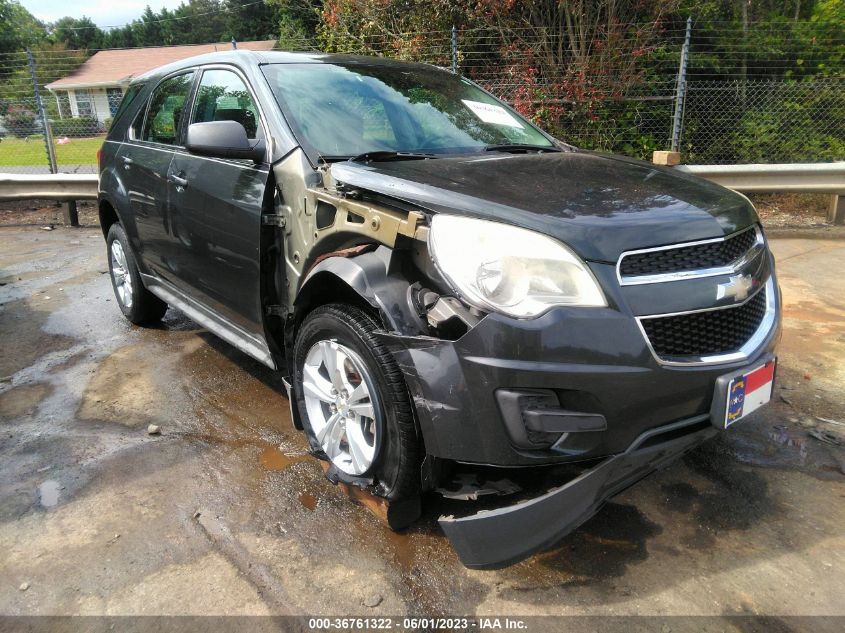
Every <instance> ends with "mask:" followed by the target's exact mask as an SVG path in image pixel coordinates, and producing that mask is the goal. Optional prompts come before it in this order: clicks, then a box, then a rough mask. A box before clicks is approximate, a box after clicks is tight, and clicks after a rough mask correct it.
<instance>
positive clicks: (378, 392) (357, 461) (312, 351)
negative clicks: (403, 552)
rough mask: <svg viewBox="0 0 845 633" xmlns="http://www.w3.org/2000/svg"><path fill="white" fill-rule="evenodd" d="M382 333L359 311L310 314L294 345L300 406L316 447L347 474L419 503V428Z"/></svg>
mask: <svg viewBox="0 0 845 633" xmlns="http://www.w3.org/2000/svg"><path fill="white" fill-rule="evenodd" d="M379 329H381V328H380V327H379V325H378V323H377V322H376V321H375V319H373V317H371V316H370V315H369V314H367V313H366V312H364V311H363V310H361V309H360V308H357V307H354V306H350V305H346V304H329V305H325V306H321V307H319V308H316V309H315V310H314V311H313V312H311V313H310V314H309V315H308V316H307V317H306V318H305V320H304V321H303V323H302V325H301V327H300V328H299V332H298V333H297V336H296V343H295V345H294V376H293V377H294V385H295V392H296V403H297V406H298V407H299V412H300V416H301V419H302V420H303V426H304V427H305V432H306V434H307V435H308V437H309V440H310V443H311V446H312V448H314V449H315V451H316V452H318V454H320V456H321V457H322V456H325V458H326V459H327V460H328V461H330V462H331V463H332V464H334V466H335V467H336V468H337V469H338V470H339V471H340V472H341V473H343V475H346V476H348V478H351V479H354V478H357V477H367V478H372V479H373V480H374V482H375V485H374V487H373V490H372V492H374V493H375V494H377V495H378V496H381V497H384V498H386V499H388V500H391V501H399V500H402V499H410V498H417V497H419V494H420V446H419V441H418V438H417V431H416V424H415V422H414V418H413V414H412V411H411V404H410V401H409V398H408V391H407V387H406V385H405V380H404V378H403V376H402V372H401V370H400V369H399V367H398V366H397V365H396V362H395V361H394V359H393V356H392V354H391V353H390V352H389V351H388V350H387V348H386V347H385V346H384V345H382V344H381V343H380V342H379V341H378V339H377V338H376V337H375V336H374V333H375V332H376V331H377V330H379ZM331 370H334V371H333V372H332V371H331ZM332 375H333V376H334V377H332ZM343 475H341V478H343Z"/></svg>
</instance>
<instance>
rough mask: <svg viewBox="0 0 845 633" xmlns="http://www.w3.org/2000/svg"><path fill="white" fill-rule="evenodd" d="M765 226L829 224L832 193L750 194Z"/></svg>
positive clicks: (804, 226) (803, 226)
mask: <svg viewBox="0 0 845 633" xmlns="http://www.w3.org/2000/svg"><path fill="white" fill-rule="evenodd" d="M749 198H750V199H751V202H753V203H754V206H755V207H756V208H757V213H759V214H760V219H761V220H762V222H763V226H765V227H801V228H806V227H817V226H829V225H830V223H829V222H828V221H827V210H828V206H829V205H830V195H828V194H824V193H765V194H763V193H758V194H754V195H751V196H749Z"/></svg>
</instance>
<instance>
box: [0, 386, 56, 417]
mask: <svg viewBox="0 0 845 633" xmlns="http://www.w3.org/2000/svg"><path fill="white" fill-rule="evenodd" d="M50 391H52V388H51V387H50V385H47V384H45V383H43V382H37V383H33V384H29V385H21V386H19V387H13V388H12V389H9V390H8V391H5V392H3V393H2V394H0V418H8V419H13V418H17V417H19V416H22V415H24V414H27V413H33V412H34V411H35V409H36V408H37V407H38V405H39V403H40V402H41V401H42V400H44V398H46V397H47V396H48V395H49V394H50Z"/></svg>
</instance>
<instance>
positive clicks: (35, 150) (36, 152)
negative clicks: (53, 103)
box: [0, 136, 105, 167]
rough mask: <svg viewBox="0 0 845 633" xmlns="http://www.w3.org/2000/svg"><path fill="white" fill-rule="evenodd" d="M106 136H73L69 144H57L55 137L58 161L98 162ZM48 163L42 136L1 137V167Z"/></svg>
mask: <svg viewBox="0 0 845 633" xmlns="http://www.w3.org/2000/svg"><path fill="white" fill-rule="evenodd" d="M104 138H105V137H104V136H97V137H94V138H72V139H70V143H68V144H67V145H55V139H53V143H54V147H55V148H56V162H57V163H58V164H59V165H84V164H96V162H97V150H98V149H100V146H101V145H102V144H103V139H104ZM47 164H48V163H47V150H46V149H45V148H44V139H43V138H42V137H41V136H30V137H29V138H28V139H22V138H11V137H8V136H7V137H5V138H3V139H0V167H10V166H15V167H18V166H28V165H47Z"/></svg>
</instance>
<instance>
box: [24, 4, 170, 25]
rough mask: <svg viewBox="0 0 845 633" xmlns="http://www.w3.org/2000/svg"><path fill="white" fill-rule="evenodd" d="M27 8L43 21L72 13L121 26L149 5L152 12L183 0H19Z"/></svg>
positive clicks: (103, 23)
mask: <svg viewBox="0 0 845 633" xmlns="http://www.w3.org/2000/svg"><path fill="white" fill-rule="evenodd" d="M18 1H19V2H20V4H21V5H23V6H24V7H25V8H26V10H27V11H29V12H30V13H31V14H32V15H34V16H35V17H36V18H38V19H39V20H42V21H43V22H54V21H56V20H58V19H59V18H61V17H64V16H66V15H69V16H71V17H74V18H81V17H82V16H83V15H84V16H87V17H89V18H91V19H92V20H93V21H94V23H95V24H96V25H97V26H99V27H101V28H104V27H107V26H121V25H123V24H127V23H128V22H131V21H132V20H134V19H135V18H138V17H140V16H141V13H143V11H144V8H145V7H146V6H147V5H150V7H152V9H153V11H159V10H160V9H161V8H162V7H167V8H168V9H173V8H175V7H178V6H179V5H180V4H182V1H183V0H76V1H75V2H68V0H18Z"/></svg>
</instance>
